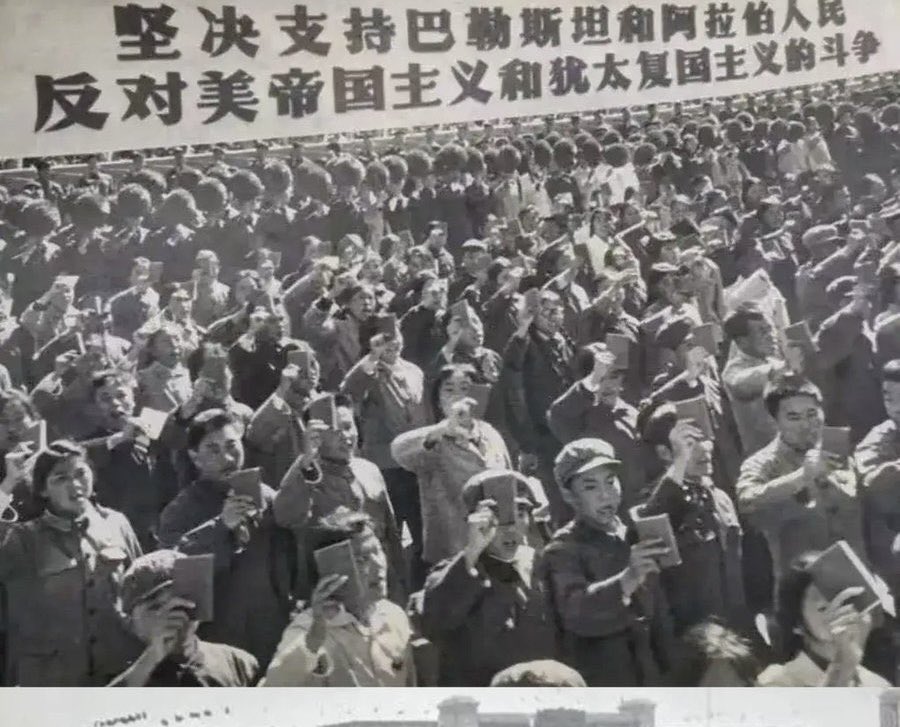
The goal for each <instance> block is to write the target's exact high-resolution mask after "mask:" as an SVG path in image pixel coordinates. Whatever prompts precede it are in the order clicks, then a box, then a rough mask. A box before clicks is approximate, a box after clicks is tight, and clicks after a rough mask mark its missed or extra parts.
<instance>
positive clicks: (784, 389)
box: [763, 375, 822, 419]
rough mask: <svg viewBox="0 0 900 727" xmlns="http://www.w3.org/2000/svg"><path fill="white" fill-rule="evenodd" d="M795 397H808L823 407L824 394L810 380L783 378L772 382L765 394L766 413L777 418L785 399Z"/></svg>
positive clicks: (793, 376) (792, 377) (793, 377)
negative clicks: (779, 408)
mask: <svg viewBox="0 0 900 727" xmlns="http://www.w3.org/2000/svg"><path fill="white" fill-rule="evenodd" d="M795 396H808V397H810V398H811V399H814V400H815V401H816V403H817V404H818V405H819V406H822V393H821V392H820V391H819V388H818V387H817V386H816V385H815V384H813V383H812V382H811V381H809V380H808V379H805V378H803V377H802V376H796V375H792V376H783V377H779V378H778V379H776V380H775V381H773V382H771V383H770V384H769V385H768V386H767V387H766V390H765V392H764V394H763V402H764V403H765V405H766V411H768V412H769V414H770V415H771V416H772V418H773V419H774V418H777V416H778V407H779V406H781V402H782V401H784V400H785V399H790V398H793V397H795Z"/></svg>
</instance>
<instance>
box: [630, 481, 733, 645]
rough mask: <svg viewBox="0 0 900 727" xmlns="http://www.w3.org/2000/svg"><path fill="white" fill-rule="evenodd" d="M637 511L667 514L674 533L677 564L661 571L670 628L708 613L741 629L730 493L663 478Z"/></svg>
mask: <svg viewBox="0 0 900 727" xmlns="http://www.w3.org/2000/svg"><path fill="white" fill-rule="evenodd" d="M639 513H640V515H641V516H648V515H659V514H666V515H668V517H669V522H671V524H672V529H673V530H674V532H675V540H676V542H677V543H678V551H679V553H680V555H681V560H682V564H681V565H679V566H674V567H672V568H667V569H665V570H664V571H663V572H662V575H661V582H662V585H663V588H664V589H665V591H666V597H667V601H668V603H669V605H670V607H671V610H672V620H673V624H674V628H675V632H676V633H677V634H678V633H683V632H684V631H685V630H687V629H689V628H691V627H692V626H696V625H697V624H699V623H701V622H703V621H706V620H708V619H713V618H714V619H717V620H719V621H722V622H724V623H726V624H728V625H729V626H731V627H732V628H735V629H739V630H746V629H747V628H748V626H749V618H748V614H747V608H746V606H745V605H744V587H743V576H742V572H741V567H742V564H741V534H742V533H741V525H740V523H739V522H738V516H737V510H736V509H735V506H734V503H733V502H732V501H731V498H730V497H728V495H727V494H725V492H723V491H722V490H720V489H719V488H717V487H715V486H714V485H713V484H712V482H711V481H705V482H702V483H687V482H683V483H676V482H674V481H673V480H671V479H669V478H663V479H662V480H661V481H660V483H659V484H658V485H657V487H656V488H655V489H654V491H653V494H652V495H651V497H650V499H649V500H648V501H647V504H646V505H644V506H642V507H640V508H639Z"/></svg>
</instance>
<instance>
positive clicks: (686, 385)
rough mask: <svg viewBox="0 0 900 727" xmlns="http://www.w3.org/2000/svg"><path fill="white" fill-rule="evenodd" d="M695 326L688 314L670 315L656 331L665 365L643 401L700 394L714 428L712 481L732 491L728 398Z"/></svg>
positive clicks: (733, 445) (736, 454)
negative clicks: (713, 472) (723, 392)
mask: <svg viewBox="0 0 900 727" xmlns="http://www.w3.org/2000/svg"><path fill="white" fill-rule="evenodd" d="M695 329H696V326H695V325H694V323H693V321H692V320H691V319H690V318H688V317H687V316H681V317H673V318H670V319H669V320H668V321H667V322H666V323H665V324H663V326H662V327H661V328H660V329H659V330H658V331H657V334H656V346H657V348H658V349H659V350H660V352H661V355H662V359H663V362H664V369H663V371H662V373H660V374H659V376H657V377H656V378H655V379H654V380H653V383H652V384H651V386H650V390H649V392H648V396H647V398H646V402H647V403H649V404H650V405H652V406H655V405H658V404H660V403H663V402H678V401H685V400H688V399H693V398H696V397H698V396H702V397H703V400H704V404H705V406H706V408H707V411H708V413H709V417H710V421H711V423H712V427H713V431H714V432H715V448H714V463H715V481H716V484H717V485H718V486H719V487H722V488H723V489H725V490H726V491H729V492H730V491H732V486H733V483H734V481H735V479H736V478H737V474H738V463H739V461H740V445H739V444H738V441H737V438H736V436H735V434H734V433H733V432H732V431H731V429H730V428H729V426H728V424H727V422H728V418H729V417H728V414H729V412H728V409H727V408H726V407H727V403H728V402H727V401H726V400H723V397H722V384H721V381H720V379H719V374H718V370H717V369H716V366H715V359H714V358H713V357H712V356H711V355H710V353H709V352H708V351H707V350H706V349H705V348H703V347H702V346H701V345H700V344H699V343H698V341H697V338H696V336H697V334H695V332H694V331H695Z"/></svg>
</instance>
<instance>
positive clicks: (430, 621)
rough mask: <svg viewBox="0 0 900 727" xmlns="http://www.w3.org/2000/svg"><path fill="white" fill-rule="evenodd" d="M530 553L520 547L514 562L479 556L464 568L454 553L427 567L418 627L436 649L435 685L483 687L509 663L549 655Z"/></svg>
mask: <svg viewBox="0 0 900 727" xmlns="http://www.w3.org/2000/svg"><path fill="white" fill-rule="evenodd" d="M534 558H535V553H534V551H533V550H532V549H531V548H527V547H523V548H522V549H520V557H519V558H517V561H516V563H514V564H513V563H502V562H500V561H498V560H495V559H493V558H490V557H488V556H482V558H481V559H480V560H479V561H478V564H477V565H476V569H475V572H470V571H469V570H468V569H467V568H466V562H465V558H464V557H463V555H462V554H460V555H458V556H456V557H455V558H451V559H449V560H445V561H443V562H441V563H439V564H438V565H437V566H435V568H434V569H433V570H432V571H431V573H430V574H429V576H428V579H427V581H426V582H425V593H424V599H423V606H422V629H423V633H424V634H425V636H426V637H428V638H429V639H430V640H431V641H432V642H434V643H435V645H436V646H437V647H438V650H439V652H440V663H439V667H438V668H439V674H440V676H439V679H438V684H439V685H440V686H442V687H456V686H476V687H486V686H488V685H490V683H491V678H492V677H493V676H494V675H495V674H496V673H497V672H499V671H501V670H502V669H505V668H507V667H509V666H512V665H513V664H518V663H520V662H525V661H533V660H536V659H553V658H555V656H556V654H555V649H556V644H555V641H554V632H553V625H552V622H551V619H550V617H549V615H548V614H547V611H546V599H545V597H544V594H543V590H542V584H541V583H540V581H539V580H538V579H537V573H536V572H535V570H534Z"/></svg>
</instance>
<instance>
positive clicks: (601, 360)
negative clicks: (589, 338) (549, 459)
mask: <svg viewBox="0 0 900 727" xmlns="http://www.w3.org/2000/svg"><path fill="white" fill-rule="evenodd" d="M579 358H580V361H579V362H580V363H581V371H580V373H582V374H583V378H582V379H580V380H579V381H577V382H576V383H574V384H572V386H570V387H569V389H568V390H567V391H566V392H565V393H563V394H562V395H561V396H560V397H559V398H557V399H556V400H555V401H554V402H553V403H552V404H551V405H550V407H549V409H548V411H547V423H548V425H549V426H550V430H551V431H552V432H553V434H554V436H555V437H556V438H557V439H558V440H559V441H560V442H561V443H562V444H567V443H568V442H572V441H574V440H576V439H583V438H585V437H595V438H598V439H603V440H605V441H607V442H609V443H610V444H611V445H612V446H613V447H614V449H615V451H616V453H617V454H618V457H619V459H620V460H621V461H622V462H623V463H624V466H623V467H622V472H621V481H622V498H623V503H624V507H625V508H629V507H631V506H632V505H634V504H635V503H636V502H637V498H638V494H639V492H640V491H641V490H642V489H643V488H644V487H645V481H644V463H643V457H642V455H643V452H642V447H641V443H640V438H639V435H638V431H637V416H638V412H637V409H635V408H634V407H633V406H631V405H630V404H628V403H626V402H625V401H623V399H622V391H623V389H624V383H625V377H626V373H627V370H628V362H629V357H627V356H624V357H623V356H616V355H614V354H613V353H612V352H611V351H610V350H609V348H608V346H607V345H606V344H604V343H595V344H592V345H589V346H587V347H586V348H585V349H584V350H583V351H582V352H581V356H580V357H579Z"/></svg>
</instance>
